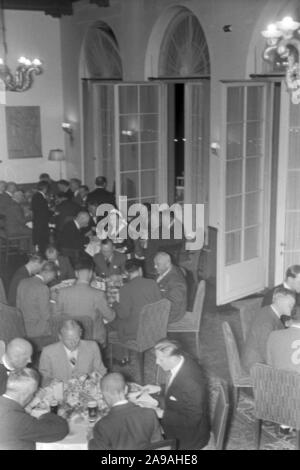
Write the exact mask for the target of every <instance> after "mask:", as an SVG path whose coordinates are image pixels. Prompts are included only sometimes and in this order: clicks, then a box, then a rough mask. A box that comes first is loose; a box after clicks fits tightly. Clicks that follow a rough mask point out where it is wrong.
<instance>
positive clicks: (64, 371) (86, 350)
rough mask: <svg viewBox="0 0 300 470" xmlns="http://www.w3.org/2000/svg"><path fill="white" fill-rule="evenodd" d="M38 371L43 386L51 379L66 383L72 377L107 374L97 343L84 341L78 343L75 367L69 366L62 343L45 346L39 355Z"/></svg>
mask: <svg viewBox="0 0 300 470" xmlns="http://www.w3.org/2000/svg"><path fill="white" fill-rule="evenodd" d="M39 371H40V373H41V374H42V377H43V382H44V385H47V383H48V382H49V381H50V380H53V379H57V380H61V381H62V382H67V381H68V380H70V379H71V378H73V377H80V376H81V375H84V374H91V373H92V372H99V374H101V376H103V375H105V374H106V372H107V370H106V368H105V367H104V365H103V362H102V358H101V354H100V350H99V346H98V345H97V343H96V342H95V341H85V340H81V341H80V343H79V347H78V355H77V361H76V365H75V367H72V366H71V364H70V362H69V360H68V356H67V353H66V350H65V348H64V345H63V343H61V342H60V341H59V342H58V343H55V344H50V346H46V347H45V348H44V349H43V351H42V354H41V358H40V364H39Z"/></svg>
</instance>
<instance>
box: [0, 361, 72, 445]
mask: <svg viewBox="0 0 300 470" xmlns="http://www.w3.org/2000/svg"><path fill="white" fill-rule="evenodd" d="M38 382H39V376H38V374H37V372H36V371H34V370H33V369H27V368H25V369H23V370H22V371H20V372H14V373H12V374H10V376H9V378H8V380H7V388H6V391H5V393H4V395H2V396H1V397H0V415H1V420H0V449H2V450H35V448H36V442H54V441H58V440H61V439H63V438H64V437H65V436H66V435H67V434H68V432H69V427H68V423H67V421H66V420H65V419H64V418H62V417H60V416H57V415H56V414H54V413H46V414H44V415H42V416H41V417H40V418H39V419H37V418H34V417H33V416H30V414H29V413H27V412H26V411H25V407H26V405H28V404H29V403H30V402H31V400H32V399H33V397H34V395H35V393H36V391H37V388H38Z"/></svg>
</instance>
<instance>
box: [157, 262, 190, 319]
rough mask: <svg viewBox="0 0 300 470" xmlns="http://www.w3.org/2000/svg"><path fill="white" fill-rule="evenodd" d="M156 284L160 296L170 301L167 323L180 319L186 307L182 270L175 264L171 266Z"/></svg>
mask: <svg viewBox="0 0 300 470" xmlns="http://www.w3.org/2000/svg"><path fill="white" fill-rule="evenodd" d="M157 284H158V287H159V289H160V292H161V295H162V297H163V298H166V299H168V300H170V302H171V311H170V315H169V323H173V322H176V321H178V320H180V319H181V318H182V317H183V316H184V315H185V313H186V309H187V286H186V281H185V278H184V276H183V274H182V272H181V271H180V269H179V268H177V267H176V266H172V268H171V270H170V271H169V273H168V274H166V276H164V277H163V278H162V279H161V281H159V282H158V283H157Z"/></svg>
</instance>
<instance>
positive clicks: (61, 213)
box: [53, 193, 81, 233]
mask: <svg viewBox="0 0 300 470" xmlns="http://www.w3.org/2000/svg"><path fill="white" fill-rule="evenodd" d="M56 201H57V204H56V207H55V214H54V217H53V222H54V223H55V228H56V231H57V233H59V232H60V231H61V230H62V228H63V226H64V224H65V223H66V222H68V221H70V220H72V219H73V218H74V217H76V215H77V214H78V213H79V212H80V211H81V207H80V206H79V205H78V204H77V203H76V202H75V201H74V200H73V199H70V198H69V197H68V195H66V193H58V194H57V198H56Z"/></svg>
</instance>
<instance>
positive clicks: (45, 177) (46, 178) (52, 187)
mask: <svg viewBox="0 0 300 470" xmlns="http://www.w3.org/2000/svg"><path fill="white" fill-rule="evenodd" d="M39 181H43V182H46V183H48V187H49V191H48V193H49V195H50V196H52V197H54V196H56V194H57V192H58V188H57V183H56V182H55V181H53V180H52V179H51V178H50V175H49V174H48V173H41V174H40V177H39Z"/></svg>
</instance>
